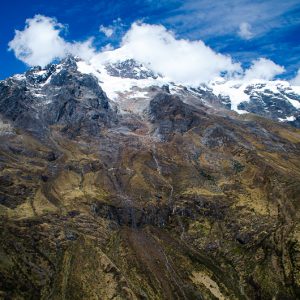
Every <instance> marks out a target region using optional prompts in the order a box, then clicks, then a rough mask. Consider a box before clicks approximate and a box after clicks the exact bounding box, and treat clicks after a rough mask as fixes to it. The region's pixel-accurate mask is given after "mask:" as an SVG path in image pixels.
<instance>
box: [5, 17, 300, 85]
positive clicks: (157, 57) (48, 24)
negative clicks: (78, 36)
mask: <svg viewBox="0 0 300 300" xmlns="http://www.w3.org/2000/svg"><path fill="white" fill-rule="evenodd" d="M118 22H120V21H118ZM62 30H64V26H63V25H62V24H60V23H58V22H57V21H56V19H53V18H49V17H45V16H42V15H36V16H35V17H34V18H32V19H28V20H26V25H25V28H24V30H23V31H18V30H17V31H16V34H15V37H14V39H13V40H12V41H11V42H10V43H9V48H10V50H13V51H14V53H15V55H16V57H17V58H18V59H20V60H22V61H23V62H25V63H26V64H28V65H30V66H34V65H41V66H45V65H46V64H48V63H50V62H52V61H53V60H54V59H56V58H58V59H60V58H63V57H65V56H67V55H68V54H72V55H76V56H79V57H81V58H82V59H84V60H86V61H87V62H90V63H92V64H95V65H97V64H102V63H104V62H106V61H108V60H109V61H117V60H122V59H127V58H133V59H136V60H137V61H139V62H141V63H144V64H145V65H147V66H148V67H150V68H151V69H152V70H153V71H155V72H157V73H161V74H162V75H164V76H165V77H167V78H169V79H170V80H171V81H175V82H178V83H183V84H190V85H197V84H199V83H201V82H208V81H210V80H212V79H214V78H215V77H217V76H220V75H221V74H225V75H227V76H228V77H231V76H232V77H234V78H240V79H243V80H251V79H266V80H271V79H273V78H274V77H275V76H276V75H279V74H281V73H283V72H284V68H283V67H281V66H279V65H276V64H275V63H274V62H273V61H271V60H268V59H266V58H260V59H258V60H256V61H254V62H253V63H252V66H251V67H250V68H249V69H247V70H246V71H245V72H244V71H243V70H242V68H241V66H240V64H239V63H234V62H233V61H232V59H231V57H230V56H226V55H223V54H220V53H217V52H215V51H214V50H212V49H211V48H210V47H208V46H207V45H205V44H204V42H203V41H201V40H198V41H191V40H187V39H177V38H176V37H175V35H174V33H173V32H171V31H168V30H167V29H166V28H165V27H164V26H161V25H149V24H144V23H134V24H132V26H131V28H130V29H129V30H128V31H127V33H126V34H125V35H124V37H123V39H122V42H121V46H120V47H119V48H117V49H113V47H112V46H111V44H107V45H106V46H104V47H102V48H101V51H98V52H97V51H96V50H95V49H94V48H93V46H92V43H93V38H90V39H88V40H87V41H85V42H68V41H66V40H65V39H64V38H62V37H61V32H62ZM299 77H300V75H298V79H299ZM298 79H297V80H298ZM295 80H296V79H295Z"/></svg>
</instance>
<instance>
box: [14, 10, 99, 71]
mask: <svg viewBox="0 0 300 300" xmlns="http://www.w3.org/2000/svg"><path fill="white" fill-rule="evenodd" d="M64 29H65V27H64V26H63V25H62V24H60V23H58V22H57V20H56V19H54V18H49V17H46V16H42V15H36V16H34V18H32V19H27V20H26V24H25V28H24V30H22V31H19V30H16V31H15V37H14V39H13V40H12V41H10V42H9V44H8V45H9V49H10V50H12V51H14V53H15V55H16V57H17V58H18V59H20V60H21V61H23V62H24V63H26V64H27V65H29V66H35V65H40V66H45V65H47V64H48V63H50V62H52V61H53V60H55V59H61V58H63V57H65V56H66V55H67V54H72V55H79V56H81V57H82V58H84V59H88V58H90V57H91V56H92V55H93V53H94V49H93V47H92V39H89V40H87V41H86V42H83V43H80V42H74V43H70V42H66V41H65V40H64V39H63V38H62V37H61V36H60V34H61V32H62V31H63V30H64Z"/></svg>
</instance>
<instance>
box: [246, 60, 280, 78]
mask: <svg viewBox="0 0 300 300" xmlns="http://www.w3.org/2000/svg"><path fill="white" fill-rule="evenodd" d="M284 71H285V69H284V67H282V66H279V65H277V64H275V63H274V62H273V61H272V60H269V59H266V58H259V59H257V60H255V61H253V62H252V65H251V67H250V68H249V69H247V70H246V71H245V74H244V80H251V79H264V80H272V79H273V78H274V77H275V76H277V75H279V74H282V73H283V72H284Z"/></svg>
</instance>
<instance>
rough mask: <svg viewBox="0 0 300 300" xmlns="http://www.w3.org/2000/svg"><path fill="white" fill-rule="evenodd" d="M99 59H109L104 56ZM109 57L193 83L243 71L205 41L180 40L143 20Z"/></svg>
mask: <svg viewBox="0 0 300 300" xmlns="http://www.w3.org/2000/svg"><path fill="white" fill-rule="evenodd" d="M99 58H100V59H105V58H104V57H103V55H102V56H101V55H100V56H99ZM106 58H107V59H108V60H109V59H110V60H111V59H123V58H134V59H136V60H138V61H140V62H142V63H144V64H146V65H148V66H149V67H150V68H152V69H153V70H154V71H156V72H158V73H161V74H163V75H165V76H166V77H169V78H170V80H173V81H176V82H181V83H189V84H199V83H200V82H204V81H209V80H211V79H213V78H214V77H215V76H218V75H220V73H222V72H225V73H226V72H227V73H229V74H231V73H234V72H237V71H241V68H240V64H237V63H233V62H232V59H231V58H230V57H229V56H225V55H222V54H219V53H216V52H214V51H213V50H212V49H211V48H209V47H208V46H206V45H205V44H204V43H203V42H202V41H190V40H184V39H176V38H175V36H174V34H173V33H172V32H170V31H167V29H166V28H165V27H163V26H161V25H149V24H143V23H134V24H133V25H132V26H131V28H130V30H129V31H128V32H127V33H126V34H125V36H124V37H123V39H122V43H121V48H119V49H117V50H114V51H111V52H109V53H107V54H106Z"/></svg>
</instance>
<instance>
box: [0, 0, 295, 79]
mask: <svg viewBox="0 0 300 300" xmlns="http://www.w3.org/2000/svg"><path fill="white" fill-rule="evenodd" d="M36 14H42V15H45V16H48V17H55V18H56V19H57V20H58V22H60V23H62V24H64V25H66V26H67V29H66V30H64V32H63V37H64V39H65V40H67V41H84V40H86V39H87V38H88V37H91V36H93V37H94V46H95V47H96V48H101V47H102V46H104V45H106V44H107V43H108V42H109V43H111V44H112V45H114V46H117V45H118V43H119V42H120V39H121V37H122V36H123V35H124V33H125V32H126V31H127V30H128V28H129V27H130V25H131V24H132V23H133V22H134V21H137V20H142V21H143V22H145V23H149V24H162V25H164V26H165V27H166V28H167V29H170V30H172V31H173V32H174V33H175V35H176V37H177V38H184V39H190V40H203V41H204V42H205V43H206V44H207V45H208V46H209V47H211V48H212V49H214V50H215V51H216V52H220V53H222V54H229V55H231V57H232V58H233V59H234V60H236V61H239V62H241V63H242V64H243V65H244V66H248V65H249V63H250V62H251V61H252V60H253V59H256V58H258V57H265V58H268V59H271V60H273V61H274V62H275V63H276V64H279V65H282V66H284V67H285V68H286V72H285V74H284V75H283V76H284V77H286V78H291V77H293V76H295V74H296V72H297V70H298V69H299V68H300V2H299V0H285V1H282V0H281V1H278V0H273V1H269V0H267V1H256V0H254V1H253V0H252V1H248V0H233V1H227V0H223V1H220V0H215V1H211V0H210V1H208V0H198V1H197V0H186V1H181V0H170V1H166V0H160V1H157V0H144V1H137V0H132V1H122V0H114V1H99V0H98V1H95V0H85V1H74V0H73V1H71V0H52V1H43V0H42V1H41V0H27V1H14V0H11V1H5V4H2V5H1V18H0V79H3V78H6V77H8V76H10V75H12V74H15V73H20V72H23V71H25V70H26V69H27V68H28V67H27V66H26V65H25V64H24V63H23V62H21V61H19V60H18V59H16V58H15V56H14V53H13V52H12V51H8V43H9V41H11V40H12V39H13V38H14V35H15V32H14V31H15V29H18V30H23V29H24V26H25V20H26V19H27V18H33V17H34V16H35V15H36ZM100 25H103V26H105V27H108V26H113V27H114V28H115V29H116V31H115V33H114V34H113V35H112V36H111V37H106V36H105V35H104V34H103V33H102V32H100V31H99V26H100Z"/></svg>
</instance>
